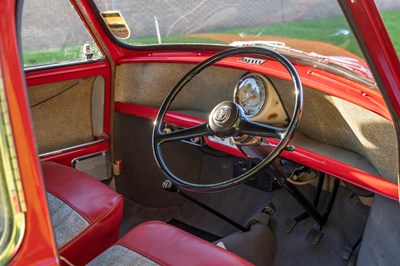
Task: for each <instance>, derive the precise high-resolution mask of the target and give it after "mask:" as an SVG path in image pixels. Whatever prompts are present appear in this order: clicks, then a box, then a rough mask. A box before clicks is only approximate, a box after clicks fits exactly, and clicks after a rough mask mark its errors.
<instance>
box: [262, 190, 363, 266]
mask: <svg viewBox="0 0 400 266" xmlns="http://www.w3.org/2000/svg"><path fill="white" fill-rule="evenodd" d="M300 189H301V190H302V192H303V193H304V194H305V195H310V192H312V189H313V188H312V187H311V186H310V187H308V188H300ZM327 194H328V193H323V195H322V196H321V203H322V205H321V206H324V205H325V204H324V203H326V202H327V199H328V195H327ZM273 202H274V204H275V207H276V213H275V215H274V216H272V217H271V219H270V226H271V229H272V231H273V233H274V234H275V238H276V254H275V257H274V263H273V265H275V266H281V265H282V266H283V265H284V266H287V265H296V266H303V265H304V266H306V265H307V266H309V265H324V266H329V265H332V266H340V265H343V266H345V265H348V261H346V260H344V259H343V258H342V256H343V253H342V252H343V251H344V250H345V249H346V247H351V246H352V245H354V243H356V241H357V240H358V238H359V237H360V236H361V235H362V234H363V231H364V227H365V224H366V221H367V217H368V213H369V208H368V207H366V206H364V205H362V204H361V203H360V202H359V201H358V199H357V197H356V196H354V195H353V194H352V193H351V192H350V191H348V190H347V189H345V188H342V187H340V188H339V192H338V195H337V198H336V201H335V204H334V206H333V209H332V213H331V215H330V216H329V219H328V222H327V224H326V225H325V227H324V229H323V233H324V235H323V237H322V238H321V240H320V242H319V243H318V245H316V246H313V245H311V243H309V242H308V241H307V240H306V236H307V234H308V232H309V231H310V230H311V229H312V228H317V226H316V223H315V222H314V221H313V220H312V219H311V218H308V219H306V220H305V221H303V222H301V223H299V224H298V225H297V226H296V227H295V228H294V229H293V231H292V233H290V234H287V233H286V232H284V230H283V229H282V225H283V224H284V222H285V221H286V219H287V218H293V217H295V216H296V215H298V214H300V213H302V212H303V209H302V208H301V206H300V205H299V204H298V203H297V202H296V201H295V200H294V199H293V198H292V197H291V196H290V195H289V194H288V193H287V192H286V191H285V190H283V189H282V190H279V191H276V192H275V195H274V198H273ZM319 206H320V205H319Z"/></svg>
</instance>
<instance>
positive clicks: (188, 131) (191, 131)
mask: <svg viewBox="0 0 400 266" xmlns="http://www.w3.org/2000/svg"><path fill="white" fill-rule="evenodd" d="M210 134H211V131H210V129H209V127H208V124H207V123H204V124H201V125H198V126H195V127H191V128H185V129H182V130H178V131H174V132H171V133H159V135H158V136H157V140H158V142H159V143H160V144H163V143H167V142H172V141H179V140H185V139H190V138H196V137H203V136H208V135H210Z"/></svg>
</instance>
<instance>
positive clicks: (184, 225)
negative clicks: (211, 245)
mask: <svg viewBox="0 0 400 266" xmlns="http://www.w3.org/2000/svg"><path fill="white" fill-rule="evenodd" d="M168 224H170V225H173V226H175V227H178V228H180V229H182V230H183V231H186V232H188V233H190V234H192V235H195V236H197V237H200V238H202V239H204V240H206V241H209V242H214V241H217V240H219V239H221V238H222V237H220V236H217V235H214V234H211V233H209V232H207V231H204V230H202V229H199V228H197V227H194V226H191V225H189V224H187V223H184V222H182V221H179V220H177V219H174V218H172V219H171V220H169V221H168Z"/></svg>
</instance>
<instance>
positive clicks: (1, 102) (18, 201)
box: [0, 69, 26, 265]
mask: <svg viewBox="0 0 400 266" xmlns="http://www.w3.org/2000/svg"><path fill="white" fill-rule="evenodd" d="M20 181H21V180H20V176H19V170H18V165H17V160H16V154H15V150H14V141H13V138H12V132H11V125H10V119H9V116H8V110H7V103H6V100H5V92H4V84H3V79H2V75H1V69H0V265H5V264H7V262H8V261H9V260H10V258H11V257H12V256H13V255H14V254H15V252H16V250H17V249H18V246H19V244H20V243H21V240H22V237H23V232H24V228H25V226H24V224H25V211H26V206H25V201H24V197H23V192H22V186H21V182H20Z"/></svg>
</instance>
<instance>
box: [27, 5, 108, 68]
mask: <svg viewBox="0 0 400 266" xmlns="http://www.w3.org/2000/svg"><path fill="white" fill-rule="evenodd" d="M21 39H22V50H23V58H24V66H25V67H30V66H38V65H48V64H56V63H79V62H85V61H87V60H96V59H99V58H102V57H103V55H102V54H101V52H100V50H99V49H98V47H97V46H96V44H95V42H94V41H93V39H92V37H91V36H90V35H89V33H88V31H87V29H86V28H85V26H84V24H83V23H82V21H81V20H80V18H79V16H78V14H77V13H76V12H75V10H74V7H73V6H72V5H71V3H70V2H69V1H68V0H59V1H52V0H27V1H24V7H23V12H22V30H21Z"/></svg>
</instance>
